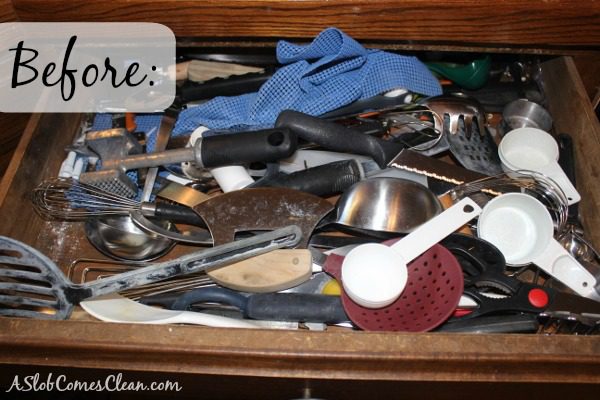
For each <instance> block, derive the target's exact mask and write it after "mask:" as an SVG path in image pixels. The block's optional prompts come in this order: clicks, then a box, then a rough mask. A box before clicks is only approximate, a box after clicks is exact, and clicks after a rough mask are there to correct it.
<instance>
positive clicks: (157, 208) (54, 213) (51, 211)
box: [32, 178, 205, 226]
mask: <svg viewBox="0 0 600 400" xmlns="http://www.w3.org/2000/svg"><path fill="white" fill-rule="evenodd" d="M32 201H33V205H34V207H35V209H36V211H37V212H38V213H39V214H41V215H42V216H44V217H47V218H56V219H61V220H67V221H70V220H81V219H86V218H88V217H93V216H119V215H129V214H130V213H131V212H133V211H139V212H141V213H142V214H143V215H144V216H146V217H161V218H167V219H170V220H171V221H172V222H175V223H186V224H190V225H196V226H205V225H204V221H203V220H202V218H200V217H199V216H198V214H196V213H195V212H194V211H193V210H192V209H190V208H188V207H185V206H180V205H172V204H168V203H149V202H139V201H136V200H132V199H129V198H127V197H123V196H119V195H116V194H113V193H111V192H108V191H106V190H102V189H99V188H97V187H94V186H91V185H87V184H85V183H83V182H81V181H77V180H74V179H64V178H55V179H49V180H45V181H43V182H42V183H40V184H39V185H38V186H37V187H36V188H35V189H34V190H33V199H32Z"/></svg>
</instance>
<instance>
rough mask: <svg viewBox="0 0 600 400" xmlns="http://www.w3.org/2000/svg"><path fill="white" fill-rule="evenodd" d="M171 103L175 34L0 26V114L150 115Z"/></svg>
mask: <svg viewBox="0 0 600 400" xmlns="http://www.w3.org/2000/svg"><path fill="white" fill-rule="evenodd" d="M174 98H175V35H174V34H173V32H172V31H171V30H170V29H169V28H168V27H166V26H164V25H161V24H155V23H145V22H135V23H129V22H97V23H96V22H91V23H87V22H85V23H84V22H81V23H80V22H75V23H70V22H69V23H46V22H15V23H3V24H0V111H1V112H123V111H130V112H138V113H143V112H157V111H162V110H164V109H166V108H168V107H169V106H170V105H171V103H172V102H173V100H174Z"/></svg>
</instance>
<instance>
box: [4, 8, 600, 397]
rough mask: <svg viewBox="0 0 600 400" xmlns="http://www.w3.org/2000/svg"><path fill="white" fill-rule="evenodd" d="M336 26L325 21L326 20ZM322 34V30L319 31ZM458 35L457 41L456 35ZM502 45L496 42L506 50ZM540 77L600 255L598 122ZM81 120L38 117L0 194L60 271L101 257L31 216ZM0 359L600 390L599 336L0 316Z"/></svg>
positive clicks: (252, 29) (561, 76)
mask: <svg viewBox="0 0 600 400" xmlns="http://www.w3.org/2000/svg"><path fill="white" fill-rule="evenodd" d="M31 3H32V2H31V1H15V5H16V8H17V12H18V14H19V15H20V16H25V18H26V19H30V20H31V19H36V18H37V19H38V20H46V21H48V20H52V16H51V15H49V14H48V15H45V14H44V13H43V12H42V13H41V14H38V13H33V12H32V11H30V8H28V7H29V6H31ZM76 3H77V2H76ZM228 3H232V4H233V3H235V2H228ZM99 7H101V6H99ZM207 7H212V6H211V5H208V6H207ZM76 9H77V7H72V10H75V11H63V14H61V15H63V16H64V15H65V13H66V14H68V13H69V12H76ZM146 11H147V12H148V13H150V14H149V15H148V16H146V18H149V19H152V20H154V21H156V22H161V21H160V18H161V17H164V14H160V13H159V14H156V18H154V16H153V14H152V10H150V9H149V10H146ZM272 11H273V12H274V13H281V12H282V10H280V9H273V10H272ZM284 11H285V10H284ZM330 11H331V10H330ZM178 12H180V13H181V12H183V11H182V10H181V9H180V10H179V11H178ZM356 12H358V10H357V11H356ZM34 15H37V17H36V18H34V17H33V16H34ZM98 15H103V14H98ZM184 17H185V16H183V17H182V18H184ZM334 17H335V15H333V14H331V15H330V14H327V18H329V19H335V18H334ZM371 17H372V16H371ZM68 18H72V17H68V16H67V19H68ZM120 18H125V17H123V16H120ZM164 18H166V17H164ZM173 18H174V17H173ZM260 18H262V19H264V18H267V16H265V15H262V16H260ZM125 19H127V18H125ZM344 21H346V22H347V20H346V19H345V20H344ZM165 22H173V21H165ZM254 22H255V24H254V25H252V24H251V25H248V24H249V23H250V22H249V21H245V22H244V23H243V24H244V25H243V26H237V25H236V28H235V29H237V30H234V32H233V33H232V32H229V34H230V36H231V35H235V33H236V32H240V34H242V33H241V32H244V34H246V35H254V34H257V36H264V35H261V34H260V33H261V32H260V30H259V27H258V25H257V24H258V22H257V21H254ZM223 23H224V22H223ZM331 24H333V20H332V23H331ZM170 25H172V24H170ZM175 25H176V29H175V32H176V33H177V34H181V33H189V32H188V31H186V30H185V29H186V27H185V24H184V23H183V22H181V21H179V22H176V23H175ZM277 26H278V27H279V28H278V29H279V31H278V32H277V34H282V35H285V34H292V35H293V33H294V32H291V31H287V30H286V29H285V26H284V25H281V26H280V25H277ZM319 26H320V27H322V26H325V25H322V24H321V23H319ZM364 26H369V24H364ZM386 26H389V24H388V25H386ZM342 28H343V27H342ZM554 28H555V29H558V31H555V32H554V33H552V32H548V31H544V34H546V35H548V42H549V43H552V44H564V43H563V42H562V40H563V39H558V38H559V37H561V38H562V37H563V36H564V40H566V41H568V40H572V39H573V36H570V37H569V34H568V32H560V26H555V27H554ZM208 29H209V31H208V33H206V32H204V33H206V34H207V35H213V36H219V35H218V34H217V33H216V31H215V32H212V31H210V29H213V30H214V29H215V28H211V26H210V25H209V26H208ZM390 32H391V31H385V30H384V31H382V32H381V33H378V34H376V35H374V36H373V35H372V37H375V38H376V39H380V38H383V37H386V35H400V33H395V34H391V33H390ZM411 32H412V33H414V31H411ZM423 35H425V36H424V37H421V38H420V39H428V38H427V37H426V32H425V31H424V33H423ZM434 35H435V34H434ZM457 35H459V36H460V33H459V32H458V30H457ZM407 37H410V32H408V34H407ZM390 39H393V38H392V37H390ZM430 39H431V38H430ZM454 39H456V40H463V39H464V37H458V36H457V37H456V38H454ZM505 39H506V38H504V39H503V38H501V37H497V40H498V41H501V40H505ZM588 39H589V40H590V42H589V43H586V44H590V43H591V44H593V43H597V41H596V42H594V37H589V38H588ZM495 40H496V38H495V37H493V36H490V37H486V38H483V39H482V41H483V42H487V43H493V42H494V41H495ZM577 40H579V39H577ZM565 43H566V42H565ZM542 68H543V81H544V84H545V87H544V90H545V93H546V96H547V99H548V106H549V110H550V112H551V114H552V116H553V118H554V123H555V131H556V132H568V133H570V134H571V135H572V136H573V138H574V140H575V143H576V146H575V150H576V160H577V183H578V188H579V190H580V193H581V196H582V199H583V200H582V202H581V205H580V212H581V214H582V219H583V225H584V228H585V231H586V232H587V235H588V237H589V238H590V239H591V240H592V242H593V243H594V244H595V245H596V246H600V215H599V214H598V210H600V188H599V187H598V177H599V175H600V170H599V167H598V165H597V164H596V163H595V162H594V161H595V158H596V155H597V154H600V124H599V123H598V120H597V119H596V118H595V116H594V113H593V111H592V108H591V104H590V101H589V99H588V97H587V95H586V92H585V89H584V87H583V84H582V83H581V80H580V78H579V76H578V73H577V70H576V68H575V65H574V63H573V61H572V59H571V58H569V57H558V58H554V59H552V60H550V61H546V62H545V63H544V64H543V65H542ZM80 120H81V116H80V115H76V114H61V115H58V114H37V115H33V117H32V118H31V120H30V121H29V124H28V126H27V128H26V131H25V133H24V136H23V138H22V140H21V143H20V145H19V147H18V149H17V151H16V154H15V156H14V158H13V160H12V163H11V165H10V167H9V169H8V171H7V173H6V174H5V176H4V179H3V180H2V183H1V185H0V221H2V223H1V224H0V235H5V236H9V237H13V238H15V239H18V240H21V241H23V242H25V243H27V244H29V245H31V246H33V247H35V248H37V249H38V250H40V251H41V252H42V253H44V254H46V255H48V256H49V257H50V258H51V259H52V260H54V261H55V262H56V263H57V264H58V265H60V266H61V267H63V268H66V267H67V266H68V264H69V263H70V262H71V261H72V260H73V259H75V258H79V257H84V256H86V255H90V256H92V255H94V256H97V252H96V251H95V250H94V249H92V247H91V245H90V244H89V243H88V242H87V240H86V239H85V235H84V234H83V230H82V226H81V224H79V225H75V226H74V227H73V226H72V224H68V223H64V224H61V223H56V222H52V223H51V222H47V221H44V220H42V219H41V218H40V217H39V216H38V215H36V214H35V212H34V211H33V209H32V207H31V205H30V202H29V195H30V193H31V190H32V188H33V187H35V186H36V185H37V184H38V183H39V182H40V181H42V180H43V179H44V178H47V177H51V176H54V175H55V174H56V172H57V171H58V169H59V165H60V162H61V161H62V160H63V158H64V151H63V148H64V147H65V146H66V145H68V144H69V143H70V142H71V140H72V138H73V136H74V134H75V132H76V131H77V129H78V128H79V122H80ZM0 350H1V353H0V363H2V364H13V365H36V366H52V367H81V368H93V369H112V370H119V371H128V370H130V371H155V372H159V371H160V372H163V373H187V374H202V375H204V376H211V375H223V376H238V377H242V376H244V377H265V378H298V379H311V380H313V379H314V380H318V379H334V380H356V381H365V380H368V381H379V382H381V381H388V382H392V381H393V382H396V381H398V382H399V381H402V382H411V381H412V382H422V381H435V382H440V383H441V382H464V381H467V382H518V383H545V382H553V383H600V337H598V336H596V337H593V336H570V335H555V336H541V335H460V334H442V333H423V334H406V333H374V332H359V331H356V332H350V331H347V330H343V331H342V330H335V329H332V330H330V331H328V332H309V331H277V330H239V329H235V330H234V329H230V330H228V329H215V328H206V327H197V326H145V325H129V324H108V323H103V322H97V321H91V320H89V319H86V318H78V314H77V313H75V316H74V318H73V319H71V320H67V321H41V320H26V319H11V318H0ZM207 384H209V383H208V382H207ZM359 385H360V384H359ZM443 388H444V386H442V390H443ZM424 393H427V392H424ZM425 396H427V395H425Z"/></svg>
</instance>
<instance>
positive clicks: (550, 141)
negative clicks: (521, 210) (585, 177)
mask: <svg viewBox="0 0 600 400" xmlns="http://www.w3.org/2000/svg"><path fill="white" fill-rule="evenodd" d="M498 156H499V157H500V161H501V162H502V169H503V170H504V171H505V172H506V173H507V174H508V175H510V172H514V171H519V170H529V171H535V172H539V173H541V174H543V175H545V176H547V177H548V178H551V179H552V180H554V181H555V182H556V183H557V184H558V186H559V187H560V188H561V189H562V191H563V192H564V193H565V195H566V196H567V200H568V203H569V205H571V204H575V203H577V202H578V201H579V200H581V196H580V195H579V193H578V192H577V189H575V187H574V186H573V184H572V183H571V181H570V180H569V178H568V177H567V175H566V174H565V173H564V171H563V170H562V168H561V167H560V165H558V144H557V143H556V140H554V138H553V137H552V135H550V134H549V133H547V132H545V131H543V130H541V129H537V128H518V129H514V130H512V131H510V132H508V133H507V134H506V135H505V136H504V138H503V139H502V141H501V142H500V145H499V146H498ZM521 172H522V171H521Z"/></svg>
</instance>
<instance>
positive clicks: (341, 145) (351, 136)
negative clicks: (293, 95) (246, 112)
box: [275, 110, 405, 168]
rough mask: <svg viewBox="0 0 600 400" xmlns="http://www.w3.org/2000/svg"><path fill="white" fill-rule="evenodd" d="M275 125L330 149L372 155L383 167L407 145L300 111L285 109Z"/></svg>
mask: <svg viewBox="0 0 600 400" xmlns="http://www.w3.org/2000/svg"><path fill="white" fill-rule="evenodd" d="M275 126H276V127H278V128H289V129H290V130H292V131H293V132H294V133H296V134H297V135H298V136H299V137H301V138H302V139H305V140H307V141H309V142H313V143H316V144H318V145H320V146H322V147H324V148H326V149H329V150H333V151H340V152H344V153H352V154H361V155H366V156H371V157H372V158H373V160H375V162H376V163H377V164H378V165H379V167H380V168H385V167H386V166H387V164H388V163H389V162H390V161H391V160H392V159H393V158H394V157H395V156H396V155H397V154H398V153H399V152H400V151H402V150H403V149H404V148H405V146H404V145H402V144H400V143H394V142H390V141H385V140H383V139H380V138H378V137H375V136H369V135H365V134H363V133H360V132H359V131H355V130H353V129H352V128H347V127H344V126H343V125H340V124H336V123H335V122H331V121H326V120H324V119H321V118H318V117H313V116H310V115H307V114H304V113H301V112H298V111H292V110H285V111H282V112H281V113H280V114H279V116H278V117H277V121H275Z"/></svg>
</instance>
